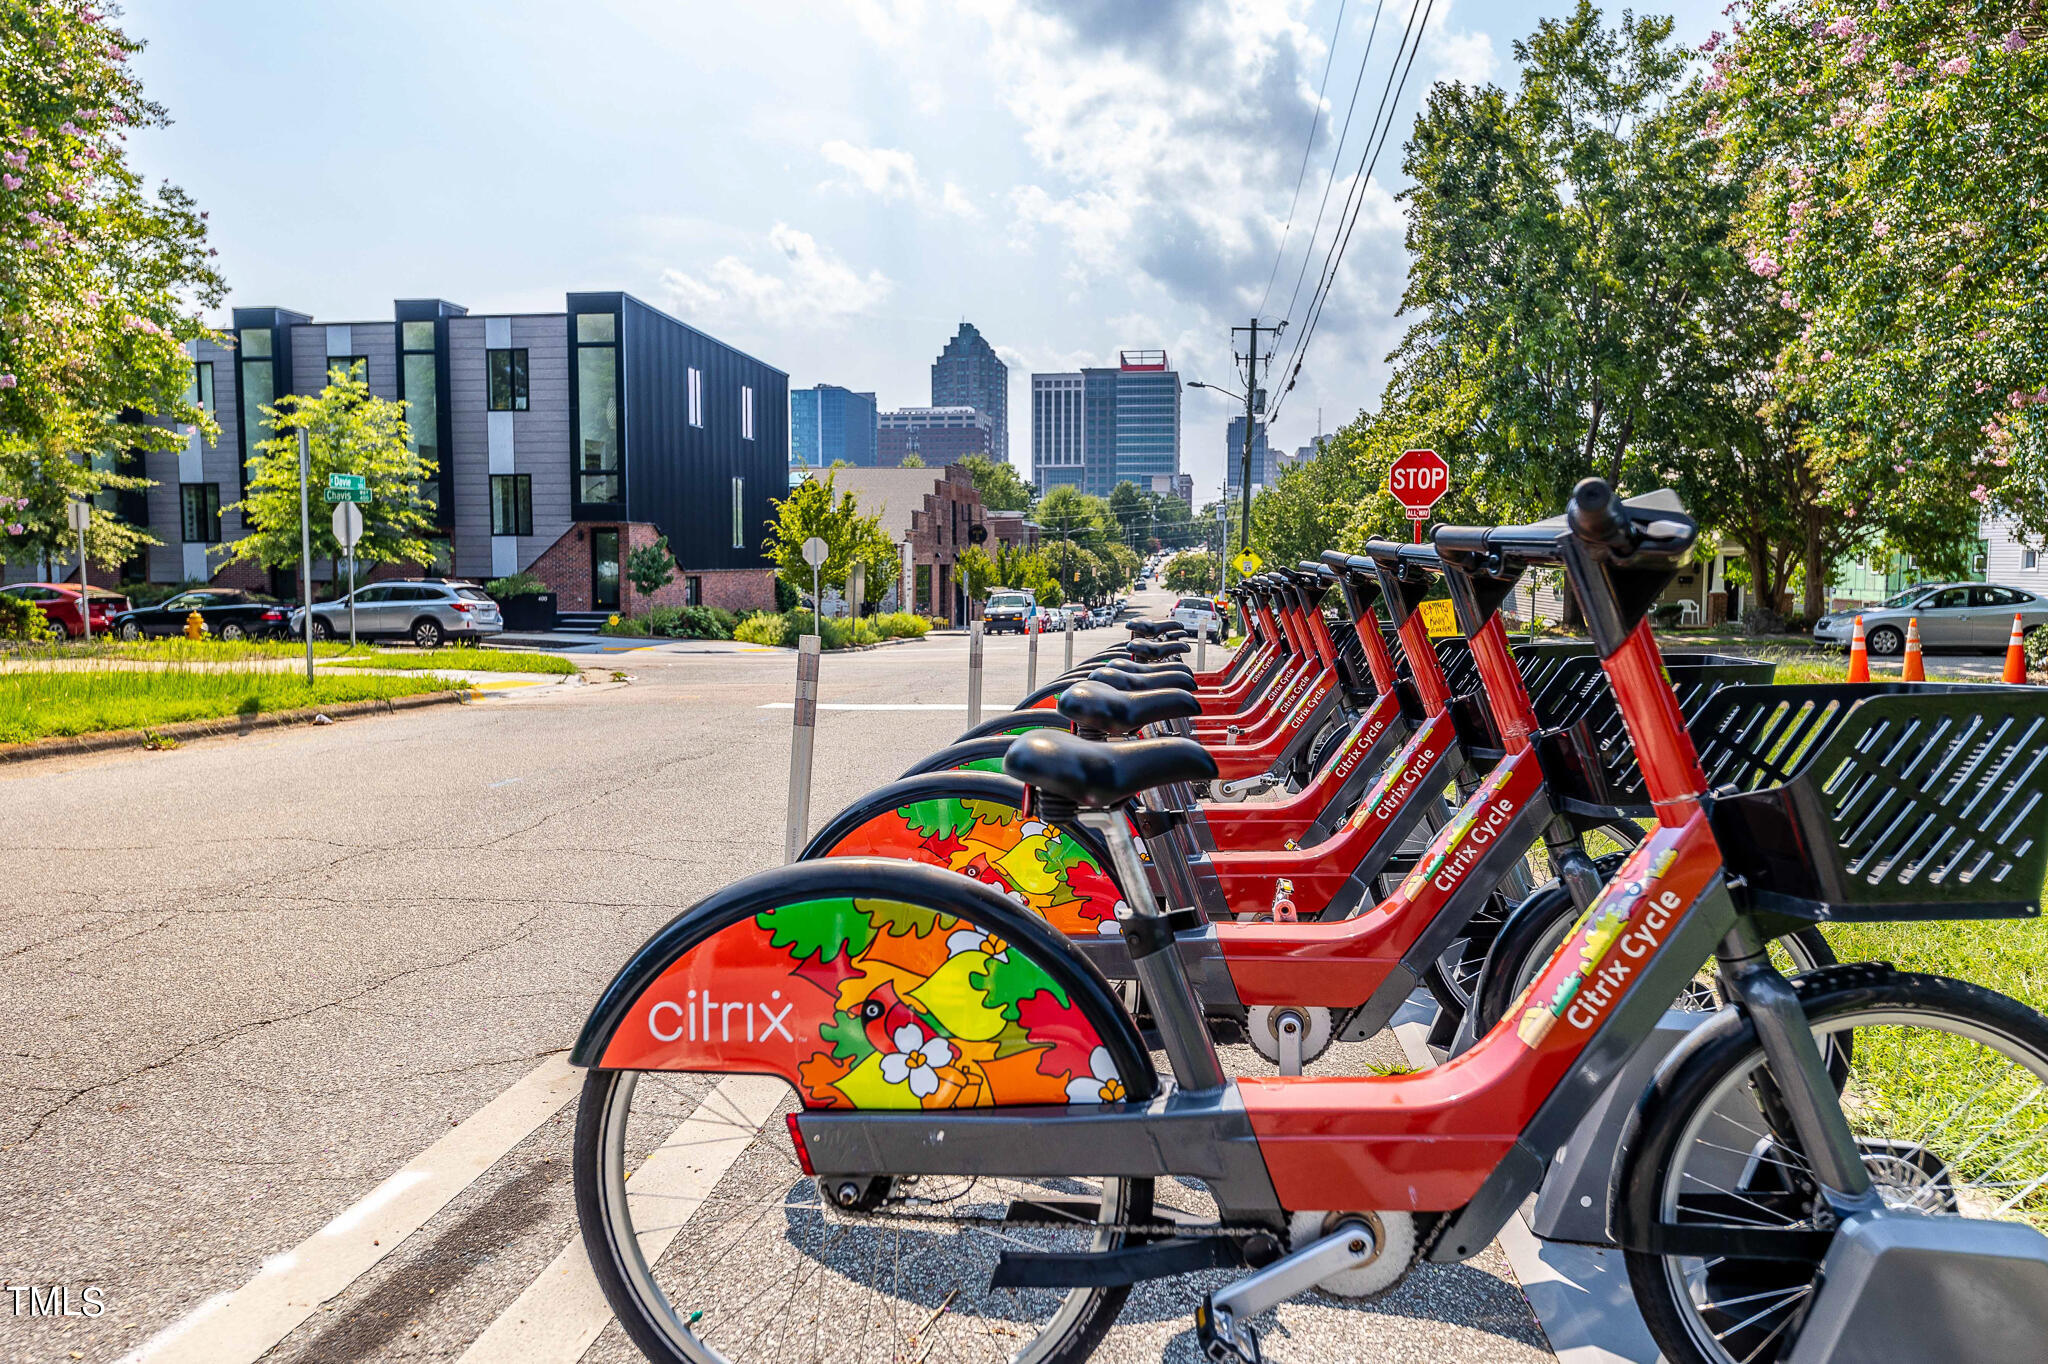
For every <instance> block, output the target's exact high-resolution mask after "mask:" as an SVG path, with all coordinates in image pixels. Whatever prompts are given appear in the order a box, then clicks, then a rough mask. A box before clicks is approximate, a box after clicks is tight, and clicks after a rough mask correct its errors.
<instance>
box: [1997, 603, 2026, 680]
mask: <svg viewBox="0 0 2048 1364" xmlns="http://www.w3.org/2000/svg"><path fill="white" fill-rule="evenodd" d="M2001 680H2002V681H2006V682H2025V681H2026V680H2027V632H2026V631H2024V630H2022V629H2021V628H2020V618H2019V615H2018V614H2017V613H2015V614H2014V615H2013V618H2012V638H2011V639H2009V640H2007V641H2006V643H2005V676H2004V677H2003V678H2002V679H2001Z"/></svg>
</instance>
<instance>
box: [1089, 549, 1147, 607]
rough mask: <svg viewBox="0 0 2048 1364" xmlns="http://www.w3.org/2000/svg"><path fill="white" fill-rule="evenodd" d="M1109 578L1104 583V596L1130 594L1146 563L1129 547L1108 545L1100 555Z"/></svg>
mask: <svg viewBox="0 0 2048 1364" xmlns="http://www.w3.org/2000/svg"><path fill="white" fill-rule="evenodd" d="M1097 557H1099V558H1100V559H1101V560H1102V563H1103V566H1104V567H1105V568H1106V569H1107V570H1108V576H1107V577H1106V578H1105V580H1104V583H1103V595H1104V596H1109V597H1113V596H1115V595H1116V594H1117V593H1119V592H1128V591H1129V590H1130V587H1131V584H1132V583H1134V582H1136V581H1137V580H1138V570H1139V569H1141V568H1143V567H1144V566H1145V561H1144V560H1143V559H1141V558H1139V557H1138V551H1136V550H1135V549H1132V548H1131V547H1130V546H1129V545H1120V544H1107V545H1104V546H1103V547H1102V549H1101V551H1100V553H1099V554H1098V556H1097Z"/></svg>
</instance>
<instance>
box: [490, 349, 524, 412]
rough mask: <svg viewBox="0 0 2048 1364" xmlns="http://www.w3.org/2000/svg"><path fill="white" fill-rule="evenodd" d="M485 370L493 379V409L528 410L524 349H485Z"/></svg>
mask: <svg viewBox="0 0 2048 1364" xmlns="http://www.w3.org/2000/svg"><path fill="white" fill-rule="evenodd" d="M484 372H485V373H486V374H488V375H489V376H490V381H491V384H490V388H491V411H493V412H524V411H525V410H526V352H525V351H524V350H487V351H485V352H484Z"/></svg>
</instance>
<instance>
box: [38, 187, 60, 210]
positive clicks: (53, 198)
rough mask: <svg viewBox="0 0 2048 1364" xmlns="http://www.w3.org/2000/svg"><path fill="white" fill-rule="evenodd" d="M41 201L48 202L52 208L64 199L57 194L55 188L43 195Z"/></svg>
mask: <svg viewBox="0 0 2048 1364" xmlns="http://www.w3.org/2000/svg"><path fill="white" fill-rule="evenodd" d="M43 202H44V203H46V204H49V205H50V206H51V207H52V208H54V207H56V206H57V205H58V204H61V203H63V202H64V200H63V199H62V198H60V197H59V196H58V194H57V191H56V190H50V191H49V192H48V193H46V194H44V195H43Z"/></svg>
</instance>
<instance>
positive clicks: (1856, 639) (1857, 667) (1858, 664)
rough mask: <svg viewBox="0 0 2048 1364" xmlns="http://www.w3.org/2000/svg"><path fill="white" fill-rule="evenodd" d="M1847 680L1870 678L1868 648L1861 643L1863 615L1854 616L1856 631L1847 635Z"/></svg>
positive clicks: (1865, 680)
mask: <svg viewBox="0 0 2048 1364" xmlns="http://www.w3.org/2000/svg"><path fill="white" fill-rule="evenodd" d="M1849 680H1850V681H1851V682H1868V681H1869V680H1870V650H1869V649H1868V648H1866V647H1865V646H1864V643H1863V617H1861V616H1858V617H1856V633H1855V634H1853V635H1850V636H1849Z"/></svg>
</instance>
